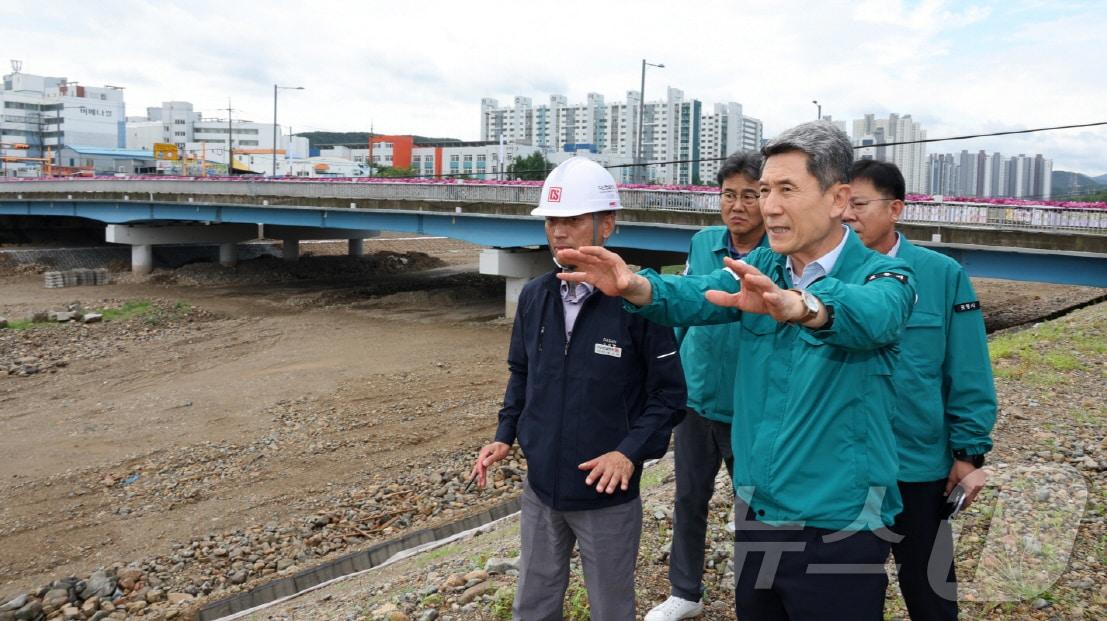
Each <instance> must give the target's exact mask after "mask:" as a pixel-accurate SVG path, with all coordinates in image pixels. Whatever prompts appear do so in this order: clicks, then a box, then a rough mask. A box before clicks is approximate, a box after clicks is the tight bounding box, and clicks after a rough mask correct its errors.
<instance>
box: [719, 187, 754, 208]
mask: <svg viewBox="0 0 1107 621" xmlns="http://www.w3.org/2000/svg"><path fill="white" fill-rule="evenodd" d="M720 198H721V200H722V201H723V202H724V203H733V202H734V201H737V200H739V199H741V201H742V204H743V205H754V204H756V203H757V199H758V198H760V196H759V195H758V193H757V191H756V190H742V193H741V194H738V193H737V192H734V191H732V190H724V191H723V193H722V194H721V195H720Z"/></svg>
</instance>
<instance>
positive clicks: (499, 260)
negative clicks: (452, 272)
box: [480, 248, 554, 319]
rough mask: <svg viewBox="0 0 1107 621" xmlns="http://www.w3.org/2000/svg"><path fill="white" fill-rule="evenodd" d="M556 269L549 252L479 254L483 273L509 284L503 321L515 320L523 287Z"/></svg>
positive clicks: (520, 250) (494, 250) (516, 250)
mask: <svg viewBox="0 0 1107 621" xmlns="http://www.w3.org/2000/svg"><path fill="white" fill-rule="evenodd" d="M553 267H554V264H553V259H552V258H551V257H550V252H549V251H548V250H545V249H542V250H529V249H525V248H489V249H487V250H484V251H482V252H481V253H480V273H481V274H488V275H490V276H503V277H504V278H505V279H506V281H507V283H506V284H507V287H506V289H505V291H504V317H506V318H508V319H514V318H515V309H516V308H517V307H518V305H519V294H521V293H522V292H523V287H524V286H525V285H526V284H527V283H528V282H530V281H531V280H533V279H535V278H536V277H538V276H541V275H542V274H545V273H546V272H548V271H550V269H552V268H553Z"/></svg>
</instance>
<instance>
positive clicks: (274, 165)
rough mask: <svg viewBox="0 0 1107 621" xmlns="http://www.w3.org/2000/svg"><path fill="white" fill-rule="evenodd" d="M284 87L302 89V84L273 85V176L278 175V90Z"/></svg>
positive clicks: (289, 89)
mask: <svg viewBox="0 0 1107 621" xmlns="http://www.w3.org/2000/svg"><path fill="white" fill-rule="evenodd" d="M278 89H284V90H286V91H302V90H304V87H302V86H280V85H278V84H274V85H273V176H274V177H276V176H277V135H278V134H277V90H278Z"/></svg>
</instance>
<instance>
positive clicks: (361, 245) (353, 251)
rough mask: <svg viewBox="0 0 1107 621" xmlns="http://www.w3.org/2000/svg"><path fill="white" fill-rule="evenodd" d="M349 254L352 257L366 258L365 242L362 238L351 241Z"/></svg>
mask: <svg viewBox="0 0 1107 621" xmlns="http://www.w3.org/2000/svg"><path fill="white" fill-rule="evenodd" d="M348 247H349V252H350V256H351V257H364V256H365V240H364V239H361V238H360V237H359V238H357V239H351V240H349V246H348Z"/></svg>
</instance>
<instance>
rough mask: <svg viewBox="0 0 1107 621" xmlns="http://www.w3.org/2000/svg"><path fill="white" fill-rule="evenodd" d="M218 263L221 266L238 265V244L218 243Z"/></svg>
mask: <svg viewBox="0 0 1107 621" xmlns="http://www.w3.org/2000/svg"><path fill="white" fill-rule="evenodd" d="M219 264H220V265H222V266H223V267H234V266H236V265H238V244H234V243H227V244H219Z"/></svg>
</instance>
